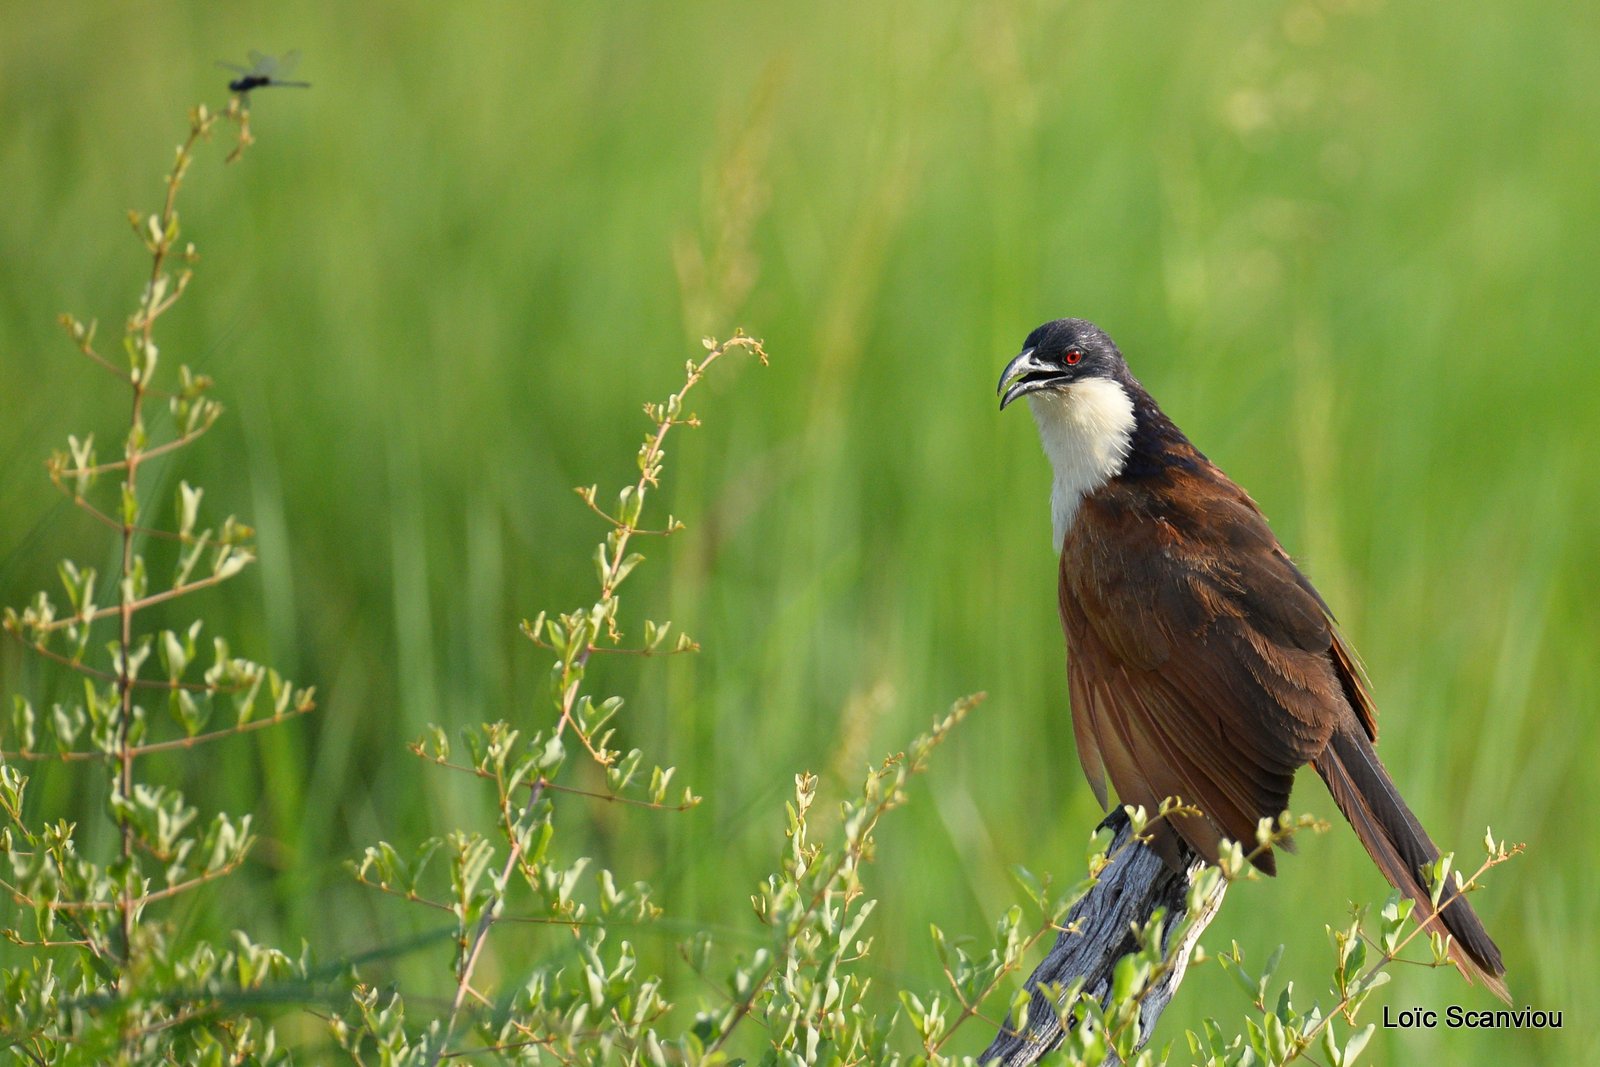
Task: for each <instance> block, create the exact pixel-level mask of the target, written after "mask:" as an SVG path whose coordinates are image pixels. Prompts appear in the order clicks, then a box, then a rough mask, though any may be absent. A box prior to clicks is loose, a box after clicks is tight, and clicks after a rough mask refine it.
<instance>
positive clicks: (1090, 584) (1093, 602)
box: [1001, 319, 1506, 997]
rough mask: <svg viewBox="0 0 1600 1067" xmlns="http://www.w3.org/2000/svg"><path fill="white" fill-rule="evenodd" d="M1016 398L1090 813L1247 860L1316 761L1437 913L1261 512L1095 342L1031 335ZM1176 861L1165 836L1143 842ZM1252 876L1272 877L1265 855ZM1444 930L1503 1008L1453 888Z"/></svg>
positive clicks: (1085, 329) (1358, 687) (1500, 986)
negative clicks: (1039, 497)
mask: <svg viewBox="0 0 1600 1067" xmlns="http://www.w3.org/2000/svg"><path fill="white" fill-rule="evenodd" d="M1001 388H1002V390H1004V391H1005V396H1004V398H1003V400H1002V407H1003V406H1004V405H1005V404H1007V403H1010V402H1011V401H1012V400H1014V399H1016V398H1017V397H1019V396H1027V398H1028V400H1029V406H1030V407H1031V408H1032V409H1033V414H1034V418H1035V421H1036V422H1037V423H1038V425H1039V431H1040V438H1041V441H1042V443H1043V444H1044V448H1045V452H1046V454H1047V455H1048V456H1049V458H1050V461H1051V466H1052V468H1053V472H1054V482H1053V485H1052V490H1051V518H1052V524H1053V527H1054V531H1055V535H1056V545H1057V547H1058V549H1059V550H1060V554H1061V555H1060V569H1059V590H1060V609H1061V623H1062V628H1063V630H1064V631H1065V633H1066V640H1067V648H1068V670H1067V674H1068V691H1069V699H1070V702H1071V706H1072V722H1073V731H1074V734H1075V736H1076V739H1077V744H1078V754H1079V759H1080V760H1081V762H1082V764H1083V769H1084V773H1085V774H1086V775H1087V776H1088V778H1089V781H1090V784H1091V785H1092V786H1093V787H1094V789H1095V792H1096V795H1097V796H1098V797H1099V799H1100V801H1101V803H1102V805H1103V804H1104V803H1105V801H1106V789H1105V779H1106V778H1107V777H1109V778H1110V780H1111V784H1112V785H1113V786H1114V787H1115V788H1116V791H1117V795H1118V797H1119V799H1120V800H1121V801H1122V802H1123V803H1126V804H1142V805H1144V806H1145V807H1146V808H1147V809H1148V810H1151V811H1154V810H1155V809H1156V807H1157V806H1158V805H1159V804H1160V803H1161V801H1162V800H1164V799H1165V798H1167V797H1179V798H1181V799H1182V800H1183V801H1184V802H1185V803H1186V804H1191V805H1194V806H1195V807H1198V808H1199V809H1200V810H1201V811H1202V812H1203V813H1204V814H1203V815H1202V816H1189V817H1175V818H1174V819H1173V820H1172V823H1171V828H1172V830H1173V831H1175V832H1176V833H1177V834H1178V835H1180V836H1181V837H1182V838H1183V839H1184V840H1185V841H1186V842H1188V844H1189V845H1190V846H1191V847H1192V848H1193V849H1194V850H1195V851H1196V852H1198V853H1199V854H1200V855H1202V856H1204V857H1205V858H1206V859H1207V860H1210V861H1212V862H1215V861H1216V859H1217V856H1218V849H1219V845H1220V843H1221V841H1222V839H1223V838H1231V839H1233V840H1235V841H1239V842H1242V843H1243V844H1244V845H1245V847H1246V849H1249V848H1252V847H1253V846H1254V842H1255V839H1256V827H1257V825H1258V822H1259V820H1261V819H1263V818H1276V817H1277V816H1278V815H1279V814H1280V813H1282V812H1283V811H1284V810H1285V809H1287V807H1288V803H1289V791H1290V788H1291V787H1292V785H1293V783H1294V773H1295V771H1296V770H1297V769H1298V768H1299V767H1301V766H1304V765H1305V764H1307V763H1310V764H1312V765H1313V766H1314V767H1315V768H1316V770H1317V772H1318V773H1319V774H1320V775H1321V776H1322V778H1323V780H1324V781H1325V782H1326V783H1327V784H1328V788H1329V791H1330V792H1331V793H1332V795H1333V798H1334V801H1335V803H1337V804H1338V806H1339V809H1340V810H1341V811H1342V812H1344V814H1345V816H1346V817H1347V818H1348V819H1349V820H1350V822H1351V825H1352V826H1353V827H1354V828H1355V830H1356V833H1357V835H1358V836H1359V837H1360V838H1361V841H1362V843H1363V844H1364V845H1365V846H1366V848H1367V851H1368V852H1369V853H1370V854H1371V855H1372V857H1373V860H1374V861H1375V862H1376V863H1377V865H1378V867H1379V868H1380V869H1381V870H1382V871H1383V873H1384V875H1385V876H1386V877H1387V878H1388V879H1389V881H1390V882H1391V883H1392V884H1394V885H1396V886H1397V887H1399V888H1400V889H1401V890H1402V891H1404V892H1405V893H1406V894H1407V895H1409V896H1410V897H1412V899H1413V900H1415V901H1417V906H1418V915H1419V916H1425V915H1427V914H1429V913H1430V912H1431V911H1432V910H1433V905H1432V904H1431V902H1430V898H1429V893H1428V890H1427V887H1426V883H1425V881H1424V880H1423V875H1422V870H1423V868H1424V867H1426V866H1427V865H1428V864H1430V863H1431V862H1432V861H1434V860H1436V859H1437V858H1438V855H1439V852H1438V849H1437V848H1435V847H1434V845H1433V842H1432V841H1431V840H1430V839H1429V838H1428V835H1427V833H1426V832H1425V831H1424V830H1423V829H1422V826H1421V825H1420V824H1419V823H1418V822H1417V819H1416V817H1415V816H1414V815H1413V814H1412V813H1411V810H1410V808H1408V807H1407V806H1406V804H1405V801H1404V800H1402V799H1401V797H1400V795H1399V792H1398V791H1397V790H1396V789H1395V786H1394V783H1393V782H1392V781H1391V780H1390V778H1389V776H1388V774H1387V772H1386V771H1385V770H1384V768H1383V764H1382V763H1381V762H1379V760H1378V757H1377V753H1376V752H1375V751H1374V749H1373V742H1374V741H1375V740H1376V738H1377V719H1376V709H1375V706H1374V704H1373V700H1372V696H1371V694H1370V692H1369V690H1368V688H1367V684H1366V680H1365V678H1364V677H1363V675H1362V673H1361V670H1360V668H1359V666H1358V665H1357V662H1356V658H1355V655H1354V653H1353V652H1352V651H1351V649H1350V648H1349V646H1348V645H1347V644H1346V643H1345V641H1344V639H1343V638H1342V637H1341V636H1340V634H1339V632H1338V630H1337V628H1336V626H1335V624H1334V621H1333V618H1332V615H1331V613H1330V612H1329V610H1328V607H1327V605H1326V604H1324V603H1323V601H1322V598H1321V596H1319V595H1318V593H1317V591H1316V589H1315V588H1313V587H1312V585H1311V583H1310V581H1309V580H1308V579H1307V578H1306V577H1305V576H1304V575H1303V574H1302V573H1301V572H1300V570H1299V569H1298V568H1297V567H1296V566H1295V565H1294V562H1293V561H1292V560H1291V559H1290V558H1289V555H1288V553H1287V552H1285V551H1284V549H1283V547H1282V546H1281V545H1280V544H1279V543H1278V540H1277V538H1276V537H1275V536H1273V534H1272V531H1271V529H1270V528H1269V527H1268V525H1267V522H1266V519H1265V518H1264V517H1263V516H1262V514H1261V511H1260V509H1259V508H1257V507H1256V505H1255V502H1254V501H1252V500H1251V499H1250V497H1249V495H1248V494H1246V493H1245V491H1244V490H1243V489H1241V488H1239V487H1238V486H1237V485H1235V484H1234V483H1233V482H1232V481H1231V480H1229V479H1228V477H1227V476H1226V475H1225V474H1223V473H1222V471H1221V470H1220V469H1218V468H1217V467H1216V466H1215V465H1214V464H1213V463H1211V461H1210V460H1208V459H1207V458H1206V457H1205V456H1204V455H1203V454H1201V452H1200V451H1199V450H1198V449H1196V448H1195V447H1194V445H1193V444H1191V443H1190V442H1189V440H1188V438H1187V437H1185V436H1184V434H1183V433H1182V431H1180V430H1179V429H1178V428H1177V426H1175V425H1174V424H1173V423H1172V421H1171V420H1170V419H1168V418H1167V417H1166V415H1165V414H1164V413H1163V412H1162V411H1161V409H1160V407H1159V406H1158V405H1157V404H1156V402H1155V400H1154V399H1153V398H1152V397H1151V396H1150V394H1149V393H1148V392H1146V391H1145V389H1144V388H1143V386H1141V385H1140V384H1139V382H1138V381H1137V380H1136V379H1135V378H1134V377H1133V375H1132V373H1131V372H1129V370H1128V368H1127V364H1126V363H1125V362H1124V361H1123V359H1122V355H1121V353H1120V352H1119V351H1118V350H1117V348H1116V346H1115V344H1113V343H1112V341H1111V339H1110V338H1109V337H1107V336H1106V335H1105V333H1104V332H1102V331H1101V330H1100V329H1099V328H1098V327H1095V326H1094V325H1093V324H1091V323H1088V322H1085V321H1083V320H1080V319H1061V320H1058V321H1056V322H1052V323H1048V324H1046V325H1045V326H1041V327H1040V328H1039V329H1038V330H1035V331H1034V332H1033V334H1031V335H1030V336H1029V338H1028V340H1027V343H1026V345H1025V347H1024V351H1023V353H1022V354H1021V355H1019V356H1018V357H1017V358H1016V359H1014V360H1013V361H1012V362H1011V364H1010V365H1009V366H1008V367H1007V368H1006V372H1005V375H1004V376H1003V377H1002V379H1001ZM1152 843H1153V844H1154V845H1155V846H1156V847H1157V849H1158V851H1162V852H1163V854H1164V855H1166V856H1167V857H1168V858H1169V860H1171V859H1174V858H1175V856H1176V849H1175V846H1174V844H1173V842H1172V839H1171V838H1170V837H1162V836H1160V835H1158V836H1157V838H1156V839H1155V841H1153V842H1152ZM1253 862H1254V863H1255V864H1256V866H1257V867H1259V868H1261V869H1262V870H1263V871H1265V872H1266V873H1268V874H1271V873H1274V872H1275V860H1274V857H1273V854H1272V852H1271V851H1270V850H1264V851H1262V852H1260V853H1258V854H1257V855H1256V856H1255V857H1254V858H1253ZM1440 900H1441V905H1443V910H1442V912H1441V915H1440V917H1439V920H1435V924H1437V922H1439V921H1442V922H1443V926H1444V929H1445V930H1446V931H1448V932H1449V933H1450V934H1452V935H1453V937H1454V939H1455V944H1454V946H1453V948H1452V952H1453V953H1454V954H1455V959H1456V961H1457V963H1458V965H1460V966H1461V968H1462V970H1463V972H1464V973H1468V974H1469V975H1470V976H1475V977H1479V978H1482V979H1483V980H1484V982H1485V984H1486V985H1488V986H1489V988H1491V989H1492V990H1494V991H1495V992H1496V993H1498V994H1499V995H1501V996H1502V997H1504V996H1505V995H1506V993H1505V984H1504V982H1503V981H1502V979H1501V977H1500V976H1501V975H1502V974H1504V970H1505V969H1504V966H1503V965H1502V963H1501V960H1500V953H1499V950H1498V949H1497V948H1496V947H1495V945H1494V942H1493V941H1492V940H1490V938H1489V936H1488V934H1487V933H1486V932H1485V931H1484V929H1483V925H1482V923H1481V922H1480V921H1479V920H1478V917H1477V915H1476V914H1475V913H1474V912H1473V911H1472V909H1471V907H1470V905H1469V904H1468V903H1467V902H1466V900H1465V899H1462V898H1460V897H1459V896H1457V895H1455V893H1454V889H1453V887H1447V888H1446V890H1445V892H1444V894H1443V895H1442V896H1441V898H1440Z"/></svg>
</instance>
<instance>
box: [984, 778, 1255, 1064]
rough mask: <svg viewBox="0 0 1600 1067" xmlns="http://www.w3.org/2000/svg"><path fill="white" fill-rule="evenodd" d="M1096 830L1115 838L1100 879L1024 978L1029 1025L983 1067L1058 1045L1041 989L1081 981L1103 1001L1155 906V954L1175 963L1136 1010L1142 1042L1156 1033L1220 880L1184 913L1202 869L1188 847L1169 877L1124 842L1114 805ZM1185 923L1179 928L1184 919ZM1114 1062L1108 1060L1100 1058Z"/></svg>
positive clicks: (1001, 1043)
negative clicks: (1158, 950)
mask: <svg viewBox="0 0 1600 1067" xmlns="http://www.w3.org/2000/svg"><path fill="white" fill-rule="evenodd" d="M1100 825H1101V826H1107V827H1110V828H1111V829H1112V830H1113V831H1114V832H1115V835H1116V836H1115V837H1114V838H1113V840H1112V842H1111V847H1110V849H1109V850H1108V851H1109V853H1110V854H1111V855H1112V856H1113V857H1114V858H1113V859H1112V861H1111V863H1110V864H1109V865H1108V866H1107V868H1106V869H1105V871H1103V872H1102V873H1101V876H1100V881H1099V882H1098V883H1097V884H1096V885H1095V887H1094V888H1093V889H1091V890H1090V891H1089V894H1088V895H1087V896H1085V897H1084V898H1083V899H1082V900H1080V901H1078V903H1077V904H1075V905H1073V907H1072V911H1071V913H1070V914H1069V915H1068V917H1067V926H1068V927H1069V929H1068V930H1066V931H1063V932H1062V934H1061V936H1060V937H1059V938H1057V939H1056V943H1055V947H1054V948H1052V949H1051V950H1050V953H1049V955H1047V956H1046V957H1045V958H1044V961H1043V962H1042V963H1040V964H1039V966H1038V967H1037V968H1035V969H1034V972H1033V974H1032V975H1030V976H1029V977H1028V981H1027V983H1026V986H1027V988H1028V989H1029V990H1031V991H1032V993H1033V1002H1032V1005H1031V1007H1030V1008H1029V1011H1028V1022H1027V1025H1026V1026H1024V1027H1023V1028H1022V1029H1021V1030H1020V1031H1018V1030H1014V1029H1013V1028H1012V1024H1011V1020H1010V1019H1007V1020H1006V1025H1005V1026H1004V1027H1002V1028H1001V1031H1000V1033H999V1034H998V1035H997V1036H996V1037H995V1039H994V1041H993V1042H992V1043H991V1044H990V1045H989V1047H988V1049H986V1050H985V1051H984V1053H983V1054H982V1055H981V1056H979V1057H978V1059H979V1062H982V1063H1000V1064H1004V1065H1005V1067H1023V1065H1031V1064H1034V1063H1037V1062H1038V1061H1039V1059H1040V1058H1041V1057H1043V1056H1044V1055H1045V1053H1047V1052H1049V1051H1050V1050H1051V1049H1053V1048H1055V1047H1056V1046H1057V1045H1059V1044H1061V1039H1062V1036H1063V1035H1062V1029H1061V1018H1060V1015H1061V1006H1060V1005H1057V1004H1054V1003H1052V1002H1051V1001H1050V1000H1049V999H1048V998H1047V996H1046V994H1045V993H1044V992H1043V991H1042V990H1043V988H1044V987H1050V986H1059V987H1061V988H1063V989H1064V988H1066V987H1067V986H1069V985H1071V983H1072V982H1074V981H1075V980H1077V979H1079V978H1082V979H1083V980H1084V983H1083V995H1084V996H1085V997H1093V998H1094V999H1096V1000H1098V1001H1099V1002H1100V1003H1101V1004H1105V1003H1106V1001H1107V999H1108V998H1109V997H1110V995H1111V977H1112V974H1113V972H1114V970H1115V968H1116V965H1117V961H1118V960H1120V959H1121V958H1122V957H1123V956H1126V955H1127V954H1128V953H1130V952H1133V951H1135V950H1136V949H1137V948H1138V944H1137V940H1136V938H1135V934H1134V932H1135V930H1138V929H1141V928H1143V927H1144V926H1145V924H1146V923H1148V922H1149V921H1150V918H1151V916H1152V915H1154V914H1155V912H1156V909H1157V908H1164V909H1165V910H1166V916H1167V918H1166V923H1165V928H1164V931H1163V933H1162V938H1163V944H1162V949H1163V951H1164V952H1165V954H1166V956H1167V958H1169V959H1173V960H1176V961H1177V966H1175V967H1173V968H1172V969H1170V970H1168V971H1166V972H1165V973H1164V974H1162V975H1160V976H1159V977H1158V978H1157V979H1156V981H1155V982H1154V984H1153V985H1152V987H1151V988H1150V989H1149V991H1148V992H1147V993H1146V994H1145V996H1144V998H1143V1001H1142V1004H1141V1007H1140V1016H1139V1022H1140V1033H1141V1034H1143V1035H1145V1036H1146V1037H1147V1036H1148V1035H1149V1034H1150V1032H1151V1031H1152V1030H1154V1029H1155V1024H1156V1019H1157V1018H1158V1017H1160V1015H1161V1012H1162V1011H1163V1010H1165V1008H1166V1006H1167V1004H1168V1003H1170V1002H1171V1000H1172V997H1173V994H1174V993H1176V992H1177V990H1178V983H1179V982H1181V981H1183V972H1184V970H1185V967H1186V965H1187V962H1188V959H1189V953H1190V951H1191V950H1192V949H1193V948H1194V943H1195V942H1196V941H1198V940H1199V938H1200V934H1201V932H1202V931H1203V930H1204V929H1205V928H1206V926H1207V925H1208V924H1209V923H1210V922H1211V920H1212V919H1213V918H1215V917H1216V913H1217V909H1218V908H1219V907H1221V905H1222V896H1223V893H1224V892H1225V890H1226V889H1227V883H1226V882H1225V881H1221V880H1219V881H1218V882H1217V888H1216V889H1215V890H1214V891H1213V892H1212V893H1211V894H1210V895H1209V896H1207V897H1206V898H1205V899H1204V900H1203V901H1201V902H1200V904H1199V906H1198V909H1197V911H1196V913H1195V914H1193V915H1192V916H1191V915H1190V914H1189V886H1190V884H1191V883H1192V881H1193V879H1194V877H1195V876H1196V875H1197V874H1198V873H1199V872H1200V871H1201V870H1203V869H1204V867H1205V862H1204V861H1203V860H1201V859H1200V858H1199V856H1197V855H1196V854H1195V853H1194V851H1193V850H1191V849H1190V848H1189V847H1188V846H1187V845H1185V844H1183V843H1182V842H1179V849H1180V854H1181V855H1182V858H1183V860H1184V871H1183V873H1182V874H1179V873H1176V872H1174V871H1173V870H1172V869H1171V868H1170V867H1168V866H1167V865H1166V864H1165V863H1163V862H1162V861H1161V858H1160V857H1159V856H1157V855H1156V854H1155V853H1154V852H1153V851H1151V849H1150V848H1148V847H1147V846H1145V845H1144V844H1142V843H1140V842H1138V841H1133V840H1131V838H1132V827H1131V826H1130V824H1129V822H1128V815H1127V813H1126V812H1124V811H1123V810H1122V809H1121V808H1117V809H1116V810H1115V811H1113V812H1112V813H1111V814H1110V815H1108V816H1106V818H1105V821H1104V822H1102V823H1101V824H1100ZM1186 918H1187V919H1190V920H1192V921H1191V922H1190V923H1189V924H1188V925H1187V927H1184V925H1183V924H1184V920H1185V919H1186ZM1180 927H1182V928H1183V929H1182V943H1181V944H1174V943H1173V942H1172V938H1173V936H1174V933H1175V931H1177V930H1179V928H1180ZM1107 1062H1108V1063H1115V1062H1116V1059H1115V1057H1112V1058H1111V1059H1109V1060H1108V1061H1107Z"/></svg>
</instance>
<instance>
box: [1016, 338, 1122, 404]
mask: <svg viewBox="0 0 1600 1067" xmlns="http://www.w3.org/2000/svg"><path fill="white" fill-rule="evenodd" d="M1127 373H1128V370H1127V364H1126V363H1124V362H1123V359H1122V353H1121V352H1119V351H1117V346H1116V345H1115V344H1114V343H1113V342H1112V340H1111V338H1110V337H1107V336H1106V332H1105V331H1104V330H1102V329H1101V328H1100V327H1098V326H1096V325H1095V324H1094V323H1092V322H1089V321H1088V320H1087V319H1056V320H1055V321H1054V322H1047V323H1045V324H1044V325H1043V326H1041V327H1039V328H1038V329H1037V330H1034V331H1033V332H1032V333H1030V334H1029V335H1028V339H1027V341H1025V342H1023V345H1022V351H1021V352H1020V353H1019V354H1018V355H1017V358H1015V359H1013V360H1012V361H1011V362H1010V363H1007V364H1006V369H1005V371H1004V372H1003V373H1002V374H1001V375H1000V386H999V389H998V390H997V391H998V392H999V393H1000V394H1001V395H1000V407H1001V409H1002V410H1003V409H1004V408H1005V407H1006V405H1008V404H1010V403H1011V402H1012V401H1013V400H1015V399H1017V398H1018V397H1021V396H1028V395H1029V394H1033V393H1045V394H1050V393H1053V394H1057V395H1058V396H1060V395H1062V394H1065V393H1067V392H1068V391H1069V390H1070V389H1071V388H1072V387H1073V386H1074V385H1076V384H1078V383H1080V382H1089V381H1093V380H1096V379H1099V380H1101V381H1105V382H1108V383H1115V384H1117V385H1119V386H1120V385H1121V383H1122V382H1123V381H1124V380H1125V379H1126V377H1127Z"/></svg>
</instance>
